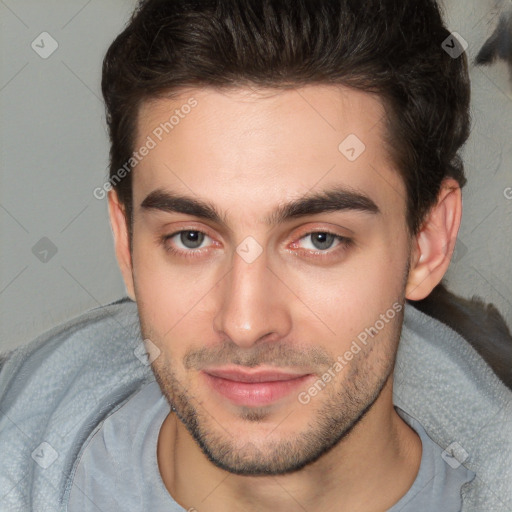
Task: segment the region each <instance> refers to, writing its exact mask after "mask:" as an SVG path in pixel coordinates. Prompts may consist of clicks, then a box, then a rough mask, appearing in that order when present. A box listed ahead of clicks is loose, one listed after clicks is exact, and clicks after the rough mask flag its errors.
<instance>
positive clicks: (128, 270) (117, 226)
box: [108, 190, 135, 300]
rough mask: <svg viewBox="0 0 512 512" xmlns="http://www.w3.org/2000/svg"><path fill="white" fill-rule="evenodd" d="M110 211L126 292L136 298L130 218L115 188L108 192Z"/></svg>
mask: <svg viewBox="0 0 512 512" xmlns="http://www.w3.org/2000/svg"><path fill="white" fill-rule="evenodd" d="M108 211H109V216H110V225H111V227H112V233H113V236H114V246H115V251H116V258H117V263H118V265H119V269H120V270H121V274H122V276H123V280H124V284H125V287H126V292H127V294H128V296H129V297H130V298H131V299H132V300H135V291H134V284H133V273H132V258H131V253H130V237H129V234H128V226H127V222H128V219H126V216H125V209H124V207H123V205H122V204H121V203H120V201H119V198H118V196H117V193H116V192H115V191H113V190H111V191H110V192H109V194H108Z"/></svg>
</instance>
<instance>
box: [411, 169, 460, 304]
mask: <svg viewBox="0 0 512 512" xmlns="http://www.w3.org/2000/svg"><path fill="white" fill-rule="evenodd" d="M461 215H462V193H461V190H460V186H459V184H458V183H457V181H455V180H454V179H453V178H446V179H445V180H443V182H442V184H441V190H440V192H439V195H438V198H437V204H435V205H434V206H433V207H432V208H431V210H430V212H429V213H428V215H427V217H426V219H425V221H424V223H423V225H422V227H421V229H420V231H419V232H418V233H417V235H416V236H415V237H414V238H413V240H412V251H411V260H410V269H409V277H408V280H407V285H406V288H405V297H406V298H407V299H409V300H421V299H424V298H425V297H426V296H427V295H429V293H430V292H431V291H432V290H433V289H434V288H435V287H436V286H437V284H439V283H440V282H441V279H442V278H443V276H444V274H445V273H446V271H447V270H448V266H449V265H450V260H451V257H452V254H453V249H454V247H455V243H456V241H457V233H458V231H459V227H460V220H461Z"/></svg>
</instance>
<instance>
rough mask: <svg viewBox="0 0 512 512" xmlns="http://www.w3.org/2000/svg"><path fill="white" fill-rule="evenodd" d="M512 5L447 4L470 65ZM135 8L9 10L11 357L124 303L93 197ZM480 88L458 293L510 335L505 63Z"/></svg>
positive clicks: (6, 189) (6, 292)
mask: <svg viewBox="0 0 512 512" xmlns="http://www.w3.org/2000/svg"><path fill="white" fill-rule="evenodd" d="M505 4H506V5H510V4H511V2H510V0H506V1H501V2H495V1H493V0H488V1H485V0H446V10H447V20H448V23H449V27H450V29H451V30H454V31H456V32H458V33H460V34H461V35H462V36H463V37H464V39H466V40H467V41H468V43H469V48H468V50H467V52H468V55H469V56H470V58H471V59H472V58H473V57H474V56H475V55H476V53H477V52H478V50H479V49H480V48H481V46H482V44H483V42H484V41H485V40H486V39H487V37H488V36H489V35H490V34H491V33H492V31H493V30H494V28H495V26H496V23H497V20H498V16H497V15H498V10H497V7H498V6H500V5H505ZM134 5H135V2H134V1H132V0H125V1H123V0H115V1H114V0H109V1H108V2H105V1H100V0H88V1H87V0H66V1H64V0H22V1H14V0H0V25H1V26H0V33H1V38H2V45H1V50H0V51H1V56H2V61H1V67H0V70H1V77H0V111H1V118H0V119H1V121H0V130H1V136H0V141H1V142H0V143H1V153H0V154H1V168H0V172H1V187H0V234H1V235H0V243H1V250H0V351H4V350H9V349H11V348H14V347H15V346H18V345H20V344H23V343H25V342H28V341H30V340H31V339H32V338H34V337H35V336H36V335H38V334H40V333H42V332H43V331H45V330H47V329H49V328H51V327H53V326H55V325H57V324H59V323H61V322H63V321H65V320H67V319H68V318H71V317H73V316H75V315H77V314H79V313H81V312H83V311H85V310H87V309H89V308H91V307H96V306H99V305H102V304H106V303H108V302H110V301H112V300H115V299H117V298H119V297H121V296H123V295H124V293H125V292H124V286H123V283H122V280H121V276H120V273H119V270H118V268H117V264H116V261H115V257H114V251H113V244H112V238H111V231H110V227H109V224H108V217H107V204H106V200H98V199H95V198H94V196H93V190H94V189H95V188H96V187H99V186H101V185H102V184H103V183H104V181H105V176H106V174H107V162H108V141H107V133H106V128H105V122H104V111H103V105H102V102H101V94H100V71H101V61H102V58H103V55H104V52H105V51H106V49H107V47H108V45H109V44H110V42H111V41H112V40H113V38H114V37H115V35H116V34H117V33H118V32H119V31H120V30H121V28H122V27H123V26H124V24H125V22H126V20H127V19H128V16H129V14H130V12H131V10H132V8H133V6H134ZM43 32H47V33H49V34H50V35H51V37H52V38H53V39H54V40H55V41H56V42H57V44H58V48H57V50H56V51H55V52H54V53H52V54H51V55H50V56H49V57H47V58H46V59H43V58H42V57H41V56H40V55H39V54H38V53H36V51H35V50H34V49H33V48H32V47H31V44H32V42H33V41H34V40H35V42H36V43H35V44H37V43H38V44H39V47H40V48H38V50H39V51H40V52H44V51H48V50H49V49H51V41H50V40H49V39H48V38H47V36H43V37H44V38H45V39H44V42H43V43H41V38H40V37H39V36H40V34H41V33H43ZM471 77H472V93H473V118H474V120H473V132H472V136H471V139H470V141H469V143H468V145H467V147H466V149H465V151H464V156H465V163H466V169H467V174H468V179H469V182H468V185H467V186H466V188H465V189H464V218H463V223H462V227H461V231H460V234H459V241H458V244H457V249H456V253H455V257H454V261H453V263H452V265H451V267H450V270H449V272H448V275H447V281H448V284H449V285H450V287H451V288H452V289H453V290H454V291H456V292H457V293H459V294H461V295H464V296H466V297H470V296H472V295H474V294H477V295H479V296H481V297H482V298H484V299H485V300H486V301H488V302H493V303H494V304H496V306H497V307H498V308H499V310H500V311H501V312H502V314H503V315H504V316H505V318H506V319H507V321H508V323H509V325H511V324H512V304H511V303H512V258H511V249H510V246H511V241H512V199H507V198H506V197H505V194H504V191H505V189H507V187H512V172H511V168H512V137H511V135H512V86H511V83H510V82H509V72H508V69H507V67H506V66H505V64H504V63H497V64H495V65H493V66H491V67H478V68H476V67H474V66H473V65H471ZM511 195H512V194H511ZM41 239H43V240H41ZM55 250H56V251H57V252H56V253H55V254H54V252H55ZM45 251H47V252H45Z"/></svg>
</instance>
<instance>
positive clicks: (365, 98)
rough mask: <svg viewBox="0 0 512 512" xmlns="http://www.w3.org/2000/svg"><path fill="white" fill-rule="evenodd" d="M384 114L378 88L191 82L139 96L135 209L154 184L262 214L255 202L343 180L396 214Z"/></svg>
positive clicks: (397, 185)
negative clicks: (141, 152) (168, 94)
mask: <svg viewBox="0 0 512 512" xmlns="http://www.w3.org/2000/svg"><path fill="white" fill-rule="evenodd" d="M384 116H385V110H384V107H383V105H382V104H381V102H380V101H379V99H378V98H377V97H376V96H374V95H371V94H368V93H364V92H361V91H356V90H353V89H349V88H345V87H340V86H325V85H313V86H307V87H301V88H297V89H287V90H275V89H266V90H258V91H255V90H253V89H250V88H238V89H228V90H215V89H211V88H205V89H198V88H193V89H189V90H186V91H182V92H181V93H180V94H179V95H176V96H174V97H173V98H172V99H170V98H159V99H157V100H152V101H150V102H146V103H145V104H143V105H142V107H141V109H140V112H139V118H138V129H137V139H136V145H135V146H136V149H137V148H141V147H142V146H144V145H150V146H151V147H152V149H151V150H150V151H148V152H147V155H146V156H145V157H144V158H142V159H141V160H140V163H139V164H137V166H136V168H135V169H134V172H133V178H132V179H133V194H134V205H135V208H137V205H140V202H141V201H142V200H143V199H144V197H146V195H147V194H148V193H150V192H152V191H153V190H155V189H159V188H160V189H167V190H170V191H173V192H177V193H181V194H187V195H195V196H196V197H198V198H201V199H205V200H208V201H210V202H211V201H213V202H215V203H218V204H222V205H223V206H224V207H225V209H226V210H232V211H233V209H235V210H236V209H238V210H240V206H241V205H242V206H243V207H244V208H243V209H244V211H247V212H249V211H256V210H257V209H258V205H259V207H260V209H259V211H260V213H263V209H264V206H263V205H270V204H280V203H282V202H285V201H286V200H287V199H291V198H296V197H298V196H301V195H303V194H306V193H307V192H308V191H321V190H322V189H327V188H330V187H333V186H340V185H341V186H345V187H347V188H350V189H352V190H357V191H360V192H364V193H366V194H367V195H369V196H370V197H372V199H373V200H374V201H375V202H376V203H377V204H378V206H379V208H381V209H382V210H383V211H384V212H385V211H386V210H394V211H395V210H396V211H395V213H400V214H403V213H404V208H405V189H404V186H403V183H402V179H401V178H400V176H399V174H398V172H397V171H396V169H395V168H394V166H393V163H392V162H391V160H390V158H389V155H388V151H387V148H386V145H385V143H384V138H383V135H384V126H385V123H384V119H385V117H384ZM233 213H234V215H238V212H237V211H234V212H233Z"/></svg>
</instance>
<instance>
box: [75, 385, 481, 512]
mask: <svg viewBox="0 0 512 512" xmlns="http://www.w3.org/2000/svg"><path fill="white" fill-rule="evenodd" d="M396 410H397V412H398V414H400V416H401V417H402V418H403V419H404V421H406V422H407V423H408V424H409V425H410V426H411V427H412V428H413V429H414V430H415V431H416V432H417V433H418V435H419V436H420V438H421V442H422V444H423V451H422V457H421V465H420V469H419V472H418V475H417V477H416V480H415V481H414V483H413V485H412V486H411V488H410V489H409V491H408V492H407V494H406V495H405V496H404V497H403V498H402V499H401V500H400V501H399V502H398V503H396V504H395V505H394V506H393V507H392V508H391V509H389V511H388V512H432V510H436V511H437V510H438V511H441V510H442V511H443V512H459V511H460V509H461V496H460V490H461V487H462V485H464V484H465V483H466V482H469V481H471V480H472V479H473V478H474V476H475V474H474V473H473V472H471V471H469V470H468V469H466V468H465V467H464V466H458V467H457V468H452V467H451V466H450V465H448V464H447V463H446V462H445V461H444V460H443V458H442V457H441V454H442V452H443V450H442V448H441V447H440V446H439V445H437V444H436V443H434V442H433V441H432V440H431V439H430V437H429V436H428V435H427V433H426V432H425V430H424V429H423V427H422V426H421V425H420V424H419V423H418V422H417V421H416V420H415V419H414V418H411V417H410V416H409V415H408V414H406V413H405V412H404V411H403V410H402V409H399V408H398V407H396ZM169 411H170V407H169V404H168V402H167V400H166V399H165V397H164V396H163V394H162V392H161V391H160V388H159V386H158V384H157V383H156V382H152V383H150V384H148V385H146V386H145V387H143V388H142V389H141V390H140V391H139V392H138V393H137V394H135V395H134V396H133V397H132V398H130V400H128V401H127V402H126V403H125V404H124V405H123V406H122V407H120V408H119V409H118V410H117V411H115V412H114V413H113V414H111V415H110V416H109V417H108V418H107V419H106V420H105V421H104V422H103V423H101V424H100V425H99V426H98V428H97V430H96V432H95V433H94V435H93V436H92V438H91V439H90V440H89V443H88V444H87V446H85V447H84V449H83V450H82V453H81V456H80V461H79V463H78V466H77V469H76V472H75V475H74V479H73V487H72V490H71V494H70V499H69V503H68V511H69V512H89V511H91V512H92V511H94V512H98V511H102V512H111V511H113V510H122V511H123V512H140V511H146V510H151V511H152V512H160V511H162V512H164V511H165V512H183V510H185V509H183V508H182V507H181V506H180V505H178V504H177V503H176V502H175V501H174V500H173V498H172V496H171V495H170V494H169V492H168V491H167V489H166V487H165V485H164V483H163V481H162V478H161V476H160V471H159V469H158V462H157V441H158V434H159V432H160V427H161V426H162V423H163V421H164V419H165V418H166V417H167V415H168V414H169Z"/></svg>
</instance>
